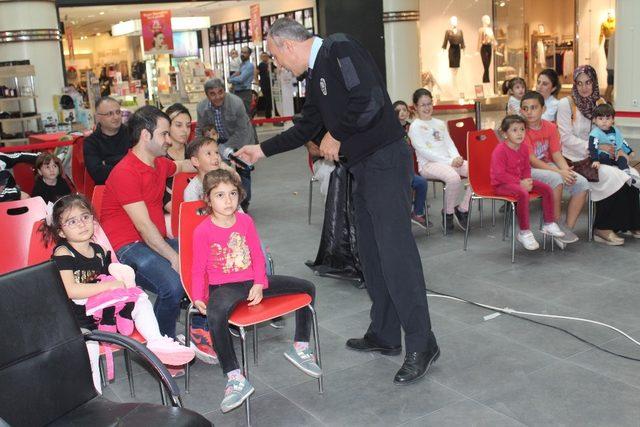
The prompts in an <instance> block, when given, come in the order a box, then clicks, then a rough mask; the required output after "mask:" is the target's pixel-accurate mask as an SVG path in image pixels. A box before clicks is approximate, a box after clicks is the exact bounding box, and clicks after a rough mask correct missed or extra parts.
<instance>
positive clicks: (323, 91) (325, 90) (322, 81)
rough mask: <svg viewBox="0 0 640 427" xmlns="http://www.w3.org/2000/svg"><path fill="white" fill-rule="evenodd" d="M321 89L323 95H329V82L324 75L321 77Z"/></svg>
mask: <svg viewBox="0 0 640 427" xmlns="http://www.w3.org/2000/svg"><path fill="white" fill-rule="evenodd" d="M320 90H321V91H322V94H323V95H325V96H326V95H327V82H325V81H324V77H323V78H321V79H320Z"/></svg>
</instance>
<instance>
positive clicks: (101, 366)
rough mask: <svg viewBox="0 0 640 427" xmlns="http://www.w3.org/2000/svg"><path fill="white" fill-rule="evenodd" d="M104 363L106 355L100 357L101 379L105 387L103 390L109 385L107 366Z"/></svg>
mask: <svg viewBox="0 0 640 427" xmlns="http://www.w3.org/2000/svg"><path fill="white" fill-rule="evenodd" d="M104 364H105V360H104V357H102V356H99V357H98V369H100V381H101V382H102V389H103V390H104V389H105V388H106V387H107V385H108V382H107V374H106V372H107V368H106V367H105V366H104Z"/></svg>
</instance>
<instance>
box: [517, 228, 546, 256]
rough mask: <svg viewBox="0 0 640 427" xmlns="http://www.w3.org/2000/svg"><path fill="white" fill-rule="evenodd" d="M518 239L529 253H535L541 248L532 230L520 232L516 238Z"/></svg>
mask: <svg viewBox="0 0 640 427" xmlns="http://www.w3.org/2000/svg"><path fill="white" fill-rule="evenodd" d="M516 239H518V242H520V243H522V246H524V248H525V249H526V250H528V251H535V250H536V249H538V248H539V247H540V244H539V243H538V241H537V240H536V238H535V237H534V236H533V233H532V232H531V231H530V230H527V231H525V232H522V231H520V232H519V233H518V235H517V236H516Z"/></svg>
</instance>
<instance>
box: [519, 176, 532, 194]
mask: <svg viewBox="0 0 640 427" xmlns="http://www.w3.org/2000/svg"><path fill="white" fill-rule="evenodd" d="M520 186H521V187H522V188H524V189H525V190H527V191H531V190H533V179H531V178H525V179H523V180H520Z"/></svg>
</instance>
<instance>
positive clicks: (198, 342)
mask: <svg viewBox="0 0 640 427" xmlns="http://www.w3.org/2000/svg"><path fill="white" fill-rule="evenodd" d="M191 348H192V349H194V350H195V352H196V357H197V358H198V359H200V360H201V361H202V362H204V363H206V364H209V365H215V364H217V363H218V354H217V353H216V351H215V350H214V349H213V343H212V342H211V334H210V333H209V331H205V330H204V329H200V328H191Z"/></svg>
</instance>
